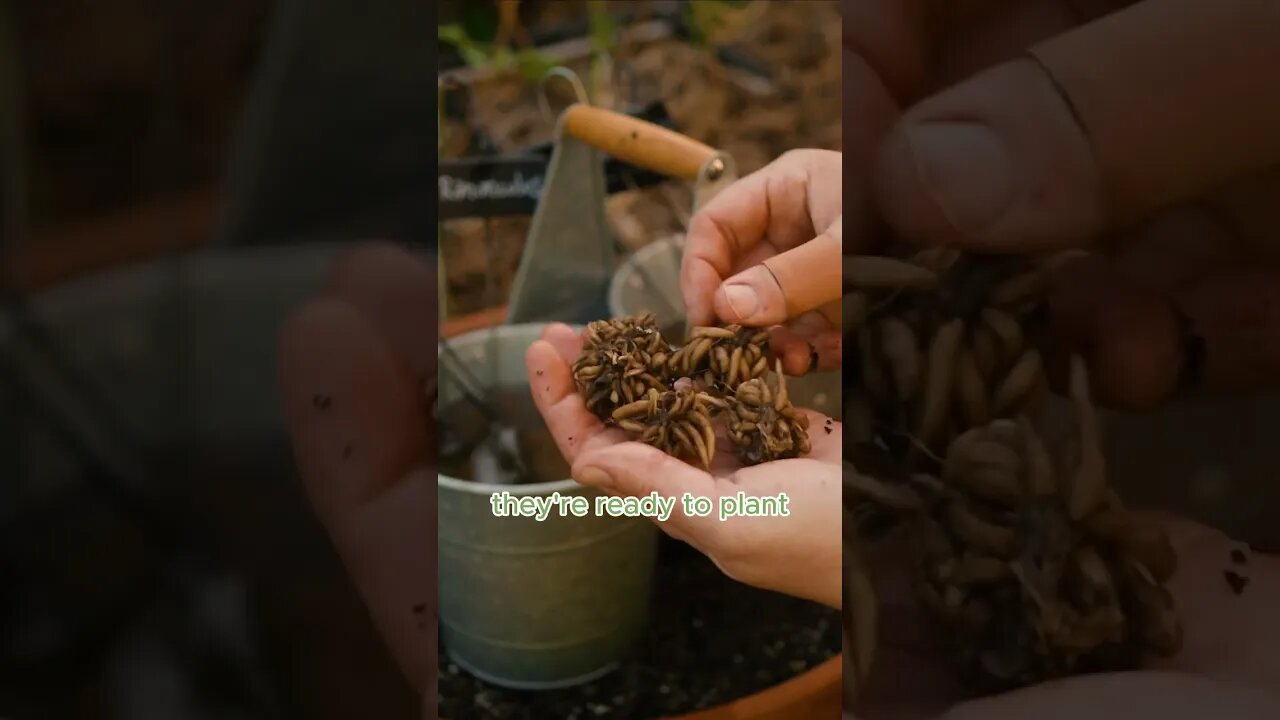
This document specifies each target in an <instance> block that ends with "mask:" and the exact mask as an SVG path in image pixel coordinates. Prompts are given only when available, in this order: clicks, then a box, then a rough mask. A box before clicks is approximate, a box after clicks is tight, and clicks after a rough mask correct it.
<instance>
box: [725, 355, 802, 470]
mask: <svg viewBox="0 0 1280 720" xmlns="http://www.w3.org/2000/svg"><path fill="white" fill-rule="evenodd" d="M773 378H774V382H773V383H770V382H768V381H767V379H765V378H753V379H751V380H747V381H746V382H744V383H741V384H740V385H738V389H737V390H736V391H735V392H734V394H733V397H732V398H731V399H730V401H729V402H728V403H727V406H728V435H729V441H730V442H731V443H733V447H734V451H735V453H736V454H737V456H738V458H739V459H740V460H741V461H742V463H743V464H744V465H756V464H759V463H763V462H770V461H772V460H782V459H784V458H794V457H800V456H801V455H806V454H808V452H809V449H810V448H809V416H807V415H805V414H804V412H803V411H801V410H800V409H798V408H796V406H794V405H792V404H791V400H790V398H788V397H787V384H786V380H785V379H784V377H783V375H782V366H781V363H779V364H778V367H777V370H776V372H775V373H774V375H773Z"/></svg>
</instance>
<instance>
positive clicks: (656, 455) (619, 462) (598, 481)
mask: <svg viewBox="0 0 1280 720" xmlns="http://www.w3.org/2000/svg"><path fill="white" fill-rule="evenodd" d="M573 478H574V479H575V480H577V481H578V482H580V483H582V484H583V485H589V486H591V487H595V488H598V489H600V490H603V491H604V492H607V493H610V494H613V495H622V496H625V497H644V496H647V495H649V494H650V493H654V492H656V493H657V494H658V495H659V496H660V497H663V498H674V500H675V504H674V506H673V509H672V513H671V516H670V517H669V518H668V519H667V520H666V521H665V522H661V523H660V526H661V527H662V529H663V530H664V531H665V532H666V533H667V534H669V535H671V536H672V537H675V538H676V539H678V540H683V541H685V542H687V543H689V544H690V545H693V546H694V547H696V548H698V549H699V550H701V551H702V552H704V553H706V552H708V551H709V549H710V547H711V544H712V543H713V541H714V533H715V532H716V529H717V526H718V525H719V524H720V523H719V522H717V521H716V518H715V513H714V512H712V513H710V514H708V515H707V516H706V517H702V516H700V515H698V514H695V513H690V512H686V510H685V507H684V503H683V498H684V497H685V496H689V497H691V498H700V497H708V498H710V499H711V501H712V503H713V505H714V504H715V501H716V495H717V494H718V492H717V484H716V481H715V479H714V478H713V477H712V476H711V474H710V473H706V472H703V471H701V470H699V469H697V468H695V467H693V466H692V465H689V464H688V463H685V462H682V461H681V460H679V459H677V458H674V457H672V456H670V455H668V454H666V453H664V452H662V451H661V450H659V449H657V448H655V447H652V446H649V445H645V444H643V443H638V442H624V443H618V444H617V445H611V446H609V447H604V448H598V449H595V450H590V451H588V452H584V453H583V454H582V455H580V456H579V457H578V459H577V461H575V462H574V464H573Z"/></svg>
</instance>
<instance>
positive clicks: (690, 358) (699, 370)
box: [671, 325, 770, 393]
mask: <svg viewBox="0 0 1280 720" xmlns="http://www.w3.org/2000/svg"><path fill="white" fill-rule="evenodd" d="M768 347H769V332H768V331H767V330H761V329H759V328H744V327H742V326H741V325H729V326H727V327H722V328H721V327H699V328H694V329H693V332H692V333H690V334H689V342H688V343H687V344H686V345H685V346H684V347H682V348H680V349H679V350H677V351H676V352H675V354H673V355H672V356H671V372H672V373H673V374H675V375H677V376H679V377H687V378H693V379H696V380H698V381H700V382H701V383H702V384H703V385H705V386H706V387H713V386H717V385H718V386H720V387H721V388H722V390H723V391H725V392H730V393H732V392H735V391H736V390H737V389H738V386H739V385H740V384H742V383H744V382H747V381H748V380H757V379H760V378H763V377H765V376H766V375H768V374H769V369H770V368H769V357H768Z"/></svg>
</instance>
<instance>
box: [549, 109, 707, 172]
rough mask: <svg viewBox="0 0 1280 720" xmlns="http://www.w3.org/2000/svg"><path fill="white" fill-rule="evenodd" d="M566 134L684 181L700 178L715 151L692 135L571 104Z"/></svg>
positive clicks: (567, 113)
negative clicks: (700, 173)
mask: <svg viewBox="0 0 1280 720" xmlns="http://www.w3.org/2000/svg"><path fill="white" fill-rule="evenodd" d="M561 123H563V124H562V125H561V127H562V129H563V131H564V133H565V134H566V135H568V136H569V137H572V138H574V139H576V140H580V141H582V142H584V143H586V144H588V145H590V146H592V147H594V148H596V149H598V150H601V151H603V152H606V153H608V154H610V155H612V156H613V157H615V158H617V159H619V160H621V161H623V162H625V163H629V164H631V165H635V166H636V167H641V168H644V169H646V170H649V171H650V172H655V173H658V174H661V175H668V176H671V177H675V178H680V179H683V180H693V179H695V178H697V177H698V172H699V171H700V170H701V169H702V166H703V165H705V164H706V163H707V161H708V160H711V159H712V158H714V157H715V156H716V151H715V150H713V149H712V148H710V147H708V146H706V145H703V144H702V143H700V142H698V141H697V140H694V139H693V138H691V137H688V136H685V135H681V134H680V133H677V132H673V131H671V130H668V129H667V128H664V127H661V126H659V125H654V124H653V123H650V122H645V121H644V120H638V119H636V118H633V117H631V116H629V115H623V114H622V113H618V112H614V111H612V110H606V109H604V108H599V107H592V106H591V105H583V104H577V105H572V106H570V107H569V109H567V110H565V111H564V115H563V116H562V119H561Z"/></svg>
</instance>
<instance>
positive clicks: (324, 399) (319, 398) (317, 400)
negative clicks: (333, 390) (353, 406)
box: [311, 395, 333, 410]
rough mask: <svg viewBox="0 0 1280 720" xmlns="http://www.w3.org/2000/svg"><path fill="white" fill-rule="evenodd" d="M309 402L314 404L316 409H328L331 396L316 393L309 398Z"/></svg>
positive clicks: (331, 400) (331, 401)
mask: <svg viewBox="0 0 1280 720" xmlns="http://www.w3.org/2000/svg"><path fill="white" fill-rule="evenodd" d="M311 404H312V405H314V406H316V408H317V409H320V410H328V409H329V406H330V405H332V404H333V398H331V397H329V396H328V395H316V396H314V397H312V398H311Z"/></svg>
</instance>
